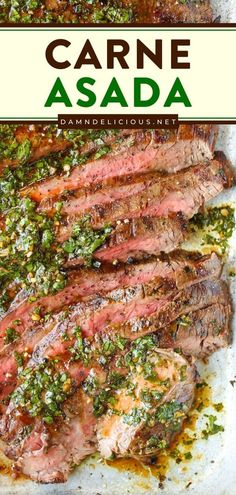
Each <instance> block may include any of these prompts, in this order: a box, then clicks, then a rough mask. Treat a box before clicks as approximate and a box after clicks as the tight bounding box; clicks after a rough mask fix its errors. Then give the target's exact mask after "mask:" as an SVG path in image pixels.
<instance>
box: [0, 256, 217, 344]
mask: <svg viewBox="0 0 236 495" xmlns="http://www.w3.org/2000/svg"><path fill="white" fill-rule="evenodd" d="M221 267H222V266H221V261H220V258H219V257H218V256H217V255H216V254H215V253H213V254H211V255H207V256H199V254H197V253H185V252H181V251H179V252H176V253H172V254H171V255H166V256H163V257H162V258H161V259H156V258H154V259H150V260H147V261H145V262H142V263H136V264H130V265H118V266H110V265H109V266H102V267H100V269H99V270H96V269H81V270H77V271H71V273H70V275H69V280H68V285H67V286H66V287H65V288H64V289H63V290H61V291H60V292H58V293H57V294H54V295H49V296H45V297H42V298H40V299H38V300H37V301H35V302H30V301H29V300H28V299H27V298H24V299H23V300H21V298H17V300H16V303H15V304H14V303H13V305H12V308H11V309H10V310H9V311H8V313H7V315H6V316H5V317H4V318H3V319H2V320H1V322H0V341H2V340H3V339H4V337H5V333H6V329H7V328H10V327H11V328H12V327H13V328H15V330H16V331H17V332H18V333H20V334H22V333H23V332H24V330H25V329H30V328H32V327H36V326H38V322H37V321H35V320H34V319H32V315H33V314H34V312H35V310H36V308H40V315H41V316H42V317H43V316H45V315H46V314H48V313H51V314H52V313H54V312H56V313H57V312H59V311H61V310H62V309H66V308H67V307H68V306H70V305H72V304H75V303H76V301H77V300H78V299H79V298H83V297H88V296H91V295H93V294H97V295H102V294H105V293H106V292H109V291H112V290H115V289H117V288H118V287H128V286H134V285H137V284H140V283H141V284H142V283H146V282H149V281H151V280H152V279H154V278H155V277H160V278H165V279H166V280H169V281H171V280H172V281H173V282H174V283H175V284H176V286H177V287H178V288H181V287H183V286H185V285H187V284H191V283H194V282H195V281H200V280H204V279H207V278H210V277H216V278H218V277H219V276H220V273H221ZM19 301H20V302H19ZM14 322H17V325H16V324H15V323H14ZM31 338H32V337H31ZM2 344H3V342H1V348H2ZM25 345H26V344H25Z"/></svg>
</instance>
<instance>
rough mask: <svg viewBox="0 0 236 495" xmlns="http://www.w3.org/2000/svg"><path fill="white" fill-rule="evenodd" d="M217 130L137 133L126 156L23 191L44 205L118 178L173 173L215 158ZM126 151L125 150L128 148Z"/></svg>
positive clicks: (186, 128)
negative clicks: (65, 193)
mask: <svg viewBox="0 0 236 495" xmlns="http://www.w3.org/2000/svg"><path fill="white" fill-rule="evenodd" d="M214 140H215V130H214V129H213V128H212V126H208V125H206V126H205V127H204V126H195V125H194V126H188V125H186V126H185V125H183V126H180V127H179V129H178V131H176V130H171V131H169V132H166V131H165V133H163V132H161V130H160V131H153V132H143V133H137V134H136V136H135V141H136V144H134V145H133V146H131V147H130V148H128V149H124V150H123V152H120V153H116V154H110V155H108V156H106V157H104V158H101V159H99V160H95V161H91V162H87V163H86V164H85V165H82V166H78V167H75V168H74V169H73V171H72V173H71V175H69V176H60V177H55V178H53V179H49V180H46V181H43V182H42V183H39V184H36V185H35V186H32V187H30V188H26V189H25V190H23V191H22V194H23V195H27V196H30V197H31V198H32V199H33V200H35V201H38V202H40V201H41V200H43V199H46V198H50V197H53V196H58V195H60V194H61V193H63V192H64V191H74V190H76V189H78V188H80V187H88V186H90V185H91V184H99V183H101V182H102V183H104V182H105V181H106V180H109V179H111V178H114V177H121V176H124V175H126V176H129V175H135V174H138V173H145V172H150V171H153V170H155V171H162V172H168V173H173V172H177V171H178V170H181V169H183V168H186V167H189V166H191V165H194V164H197V163H199V162H201V161H203V160H207V159H211V158H212V150H213V146H214ZM124 148H125V147H124Z"/></svg>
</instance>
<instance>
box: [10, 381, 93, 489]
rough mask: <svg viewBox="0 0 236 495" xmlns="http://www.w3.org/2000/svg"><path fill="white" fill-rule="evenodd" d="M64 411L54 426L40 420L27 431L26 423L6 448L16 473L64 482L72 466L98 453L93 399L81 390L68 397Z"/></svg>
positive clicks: (40, 480) (48, 481)
mask: <svg viewBox="0 0 236 495" xmlns="http://www.w3.org/2000/svg"><path fill="white" fill-rule="evenodd" d="M63 413H64V418H63V420H59V421H57V422H56V423H55V424H54V425H53V426H52V427H50V426H48V425H46V424H45V423H43V422H42V421H41V420H36V422H35V423H34V424H33V425H30V427H28V430H27V424H26V425H25V426H24V425H21V427H20V429H19V431H18V436H17V437H15V439H14V440H13V441H12V442H11V443H9V446H8V447H7V448H6V451H5V452H6V455H7V456H8V457H9V458H11V459H13V460H14V461H15V463H14V472H15V474H17V473H19V472H20V473H23V474H25V475H26V476H29V477H30V478H31V479H33V480H35V481H38V482H44V483H59V482H64V481H66V480H67V478H68V474H69V473H70V471H71V470H72V468H73V465H75V464H77V465H78V464H80V463H81V461H82V460H83V459H84V458H85V457H87V456H88V455H90V454H92V453H94V452H95V450H96V437H95V426H96V421H95V417H94V415H93V411H92V401H91V400H90V399H89V398H88V397H87V396H86V395H85V394H84V393H83V390H82V389H79V390H78V391H77V392H75V394H74V395H73V396H72V397H71V398H70V399H68V400H67V402H66V403H65V404H64V406H63ZM30 430H31V431H30ZM27 433H28V434H27Z"/></svg>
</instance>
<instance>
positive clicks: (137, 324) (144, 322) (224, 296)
mask: <svg viewBox="0 0 236 495" xmlns="http://www.w3.org/2000/svg"><path fill="white" fill-rule="evenodd" d="M230 301H231V299H230V295H229V289H228V286H227V284H226V283H225V282H223V281H221V280H219V281H217V280H216V281H214V280H207V281H205V282H201V283H199V284H195V285H192V286H191V287H188V288H187V289H184V290H182V291H179V292H178V293H176V294H172V297H169V298H166V296H165V297H164V298H163V300H161V299H160V300H159V303H160V306H159V308H158V310H157V311H156V312H155V313H153V314H150V313H149V314H148V311H147V312H146V314H145V312H144V311H143V316H142V317H135V316H134V317H132V318H130V320H126V321H125V322H124V323H123V324H120V325H119V334H120V335H121V336H123V337H126V338H129V339H136V338H138V337H139V336H142V335H146V334H149V333H153V332H156V331H158V330H159V329H161V328H164V327H166V326H167V325H170V323H171V322H173V321H174V320H176V319H177V318H179V317H181V316H182V315H188V314H189V313H192V312H195V311H197V310H199V309H203V308H207V307H208V306H211V305H213V304H224V305H225V306H227V307H230V304H231V303H230ZM112 328H114V330H115V329H116V326H115V325H110V326H109V327H107V330H108V331H112Z"/></svg>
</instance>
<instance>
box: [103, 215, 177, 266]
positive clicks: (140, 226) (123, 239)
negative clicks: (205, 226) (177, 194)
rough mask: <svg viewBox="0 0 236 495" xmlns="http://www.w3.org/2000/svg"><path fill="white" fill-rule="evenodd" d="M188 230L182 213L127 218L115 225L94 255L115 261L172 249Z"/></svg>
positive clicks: (140, 257)
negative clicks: (170, 216) (168, 215)
mask: <svg viewBox="0 0 236 495" xmlns="http://www.w3.org/2000/svg"><path fill="white" fill-rule="evenodd" d="M186 231H187V225H186V221H185V219H184V217H183V216H182V214H180V213H178V214H177V215H176V216H175V217H173V218H151V217H144V218H137V219H136V218H135V219H132V220H130V221H129V220H127V221H126V220H125V221H124V222H123V223H121V224H120V225H117V226H116V227H115V229H114V230H113V232H112V234H111V235H110V238H109V239H108V241H107V243H106V244H104V246H102V247H101V248H100V249H98V250H97V251H96V252H95V253H94V257H95V258H96V259H97V260H99V261H103V262H108V263H112V262H114V261H116V262H117V261H121V262H125V261H127V260H129V259H130V258H131V259H132V258H134V259H142V258H144V257H145V256H147V255H156V256H158V255H160V254H161V253H162V252H164V253H169V252H170V251H173V250H174V249H176V248H177V247H178V246H179V245H180V244H181V242H183V240H184V237H185V234H186Z"/></svg>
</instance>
